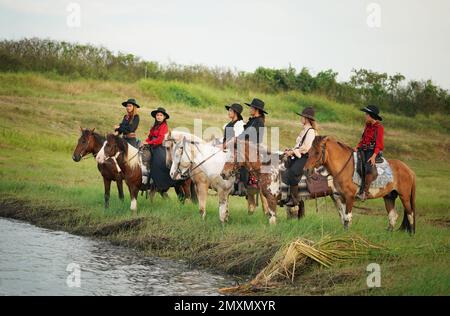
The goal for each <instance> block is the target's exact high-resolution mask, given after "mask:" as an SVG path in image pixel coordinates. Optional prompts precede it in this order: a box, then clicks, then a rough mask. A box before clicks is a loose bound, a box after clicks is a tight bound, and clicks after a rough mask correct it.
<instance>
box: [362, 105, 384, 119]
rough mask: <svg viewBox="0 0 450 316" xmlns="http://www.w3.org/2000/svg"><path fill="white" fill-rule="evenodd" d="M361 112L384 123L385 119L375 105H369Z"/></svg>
mask: <svg viewBox="0 0 450 316" xmlns="http://www.w3.org/2000/svg"><path fill="white" fill-rule="evenodd" d="M361 111H363V112H365V113H367V114H369V115H370V116H371V117H372V118H373V119H375V120H378V121H382V120H383V118H382V117H381V116H380V115H379V114H380V110H379V109H378V108H377V107H376V106H375V105H368V106H366V107H365V108H363V109H361Z"/></svg>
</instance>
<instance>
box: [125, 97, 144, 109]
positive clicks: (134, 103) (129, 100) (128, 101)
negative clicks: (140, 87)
mask: <svg viewBox="0 0 450 316" xmlns="http://www.w3.org/2000/svg"><path fill="white" fill-rule="evenodd" d="M128 103H131V104H133V105H135V106H136V107H137V108H140V106H139V104H137V102H136V100H135V99H128V100H127V101H125V102H122V105H123V106H125V107H126V106H127V104H128Z"/></svg>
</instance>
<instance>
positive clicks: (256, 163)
mask: <svg viewBox="0 0 450 316" xmlns="http://www.w3.org/2000/svg"><path fill="white" fill-rule="evenodd" d="M231 147H234V149H229V150H230V157H229V159H228V160H227V161H226V162H225V165H224V167H223V170H222V172H221V176H222V178H224V179H229V178H230V177H232V176H234V175H236V174H237V173H238V172H239V170H240V169H241V167H245V168H246V169H247V170H248V172H249V174H250V175H253V176H255V177H256V178H257V179H258V186H259V191H260V192H261V196H262V197H263V198H264V200H265V203H266V207H267V212H266V215H267V216H268V217H269V223H270V224H276V221H277V219H276V215H277V202H278V200H279V199H280V197H281V192H280V182H279V176H280V174H279V173H280V165H279V164H280V161H279V159H278V163H275V164H273V161H272V160H270V161H268V162H267V163H263V162H262V159H261V157H260V153H259V151H258V150H257V145H255V144H253V143H251V142H249V141H248V140H246V141H243V140H237V141H236V146H231ZM260 148H261V151H263V150H265V149H264V148H262V146H260ZM242 149H244V150H242ZM268 154H269V155H270V153H268ZM278 158H279V157H278ZM263 168H264V169H265V170H264V171H263Z"/></svg>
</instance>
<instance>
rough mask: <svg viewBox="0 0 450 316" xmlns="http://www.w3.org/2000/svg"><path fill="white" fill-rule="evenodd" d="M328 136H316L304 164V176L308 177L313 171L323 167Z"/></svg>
mask: <svg viewBox="0 0 450 316" xmlns="http://www.w3.org/2000/svg"><path fill="white" fill-rule="evenodd" d="M329 140H330V139H329V137H328V136H317V137H316V138H315V139H314V141H313V144H312V146H311V148H310V149H309V151H308V159H307V160H306V163H305V167H304V170H305V175H306V176H309V175H311V174H312V173H313V172H314V169H316V168H318V167H320V166H323V165H324V164H325V163H326V159H327V154H326V152H327V147H326V146H327V142H328V141H329Z"/></svg>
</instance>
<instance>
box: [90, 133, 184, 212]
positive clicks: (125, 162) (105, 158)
mask: <svg viewBox="0 0 450 316" xmlns="http://www.w3.org/2000/svg"><path fill="white" fill-rule="evenodd" d="M96 160H97V162H98V163H100V164H106V163H111V164H112V165H113V166H114V168H115V169H116V171H117V172H118V173H119V174H121V176H122V177H123V179H124V180H125V183H126V184H127V186H128V190H129V191H130V197H131V206H130V209H131V211H132V212H135V211H137V196H138V194H139V191H145V190H146V187H145V186H144V185H143V184H142V169H141V166H140V162H139V150H138V149H136V148H135V147H133V146H131V145H130V144H128V142H127V141H126V140H124V139H123V138H122V137H120V136H118V135H114V134H108V135H107V137H106V142H105V144H104V146H103V147H102V148H101V149H100V151H99V152H98V154H97V156H96ZM174 187H175V191H176V193H177V195H178V198H179V199H180V200H183V199H184V198H191V181H190V180H185V181H180V182H177V183H176V184H175V186H174ZM158 192H159V193H160V195H161V196H162V197H163V198H166V197H167V189H166V190H159V191H158ZM150 195H151V196H153V195H154V192H153V191H152V192H150Z"/></svg>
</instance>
